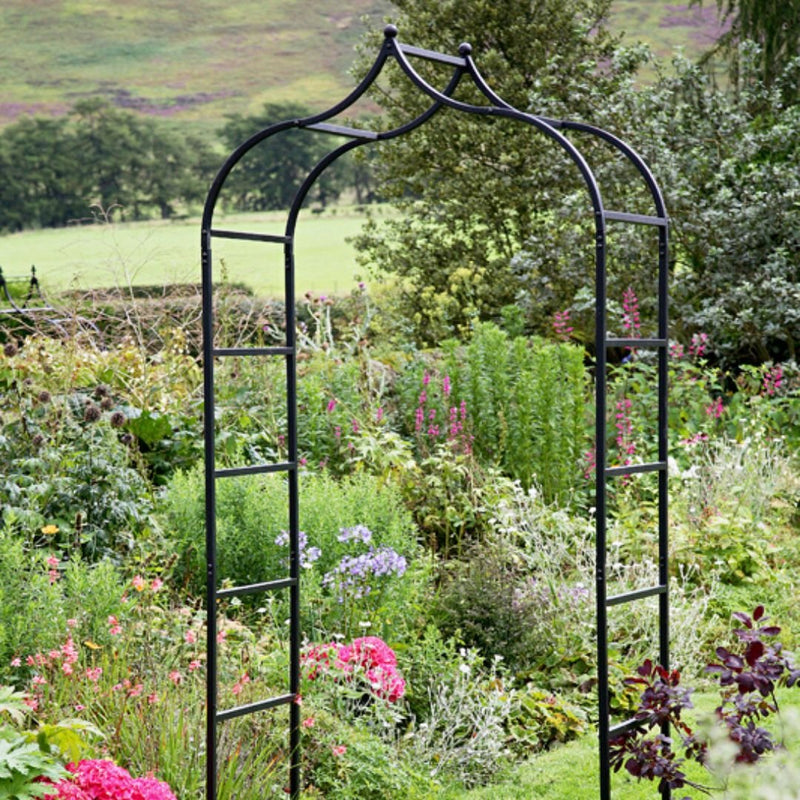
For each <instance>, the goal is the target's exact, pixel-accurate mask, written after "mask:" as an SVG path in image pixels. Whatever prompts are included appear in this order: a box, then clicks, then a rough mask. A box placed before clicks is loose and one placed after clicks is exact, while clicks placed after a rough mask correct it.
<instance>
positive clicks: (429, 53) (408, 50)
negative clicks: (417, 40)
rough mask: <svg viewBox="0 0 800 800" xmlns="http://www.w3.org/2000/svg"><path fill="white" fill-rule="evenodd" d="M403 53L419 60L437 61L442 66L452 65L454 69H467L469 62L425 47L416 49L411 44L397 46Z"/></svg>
mask: <svg viewBox="0 0 800 800" xmlns="http://www.w3.org/2000/svg"><path fill="white" fill-rule="evenodd" d="M397 48H398V50H400V52H401V53H405V55H407V56H417V57H418V58H425V59H427V60H428V61H437V62H438V63H440V64H452V65H453V66H454V67H466V66H467V60H466V59H465V58H459V57H458V56H449V55H447V54H446V53H437V52H436V51H435V50H426V49H425V48H424V47H414V46H412V45H410V44H400V43H398V45H397Z"/></svg>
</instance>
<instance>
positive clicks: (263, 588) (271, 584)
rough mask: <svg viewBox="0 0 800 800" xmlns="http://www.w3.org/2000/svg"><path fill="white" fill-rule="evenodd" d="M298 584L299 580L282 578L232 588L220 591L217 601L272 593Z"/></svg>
mask: <svg viewBox="0 0 800 800" xmlns="http://www.w3.org/2000/svg"><path fill="white" fill-rule="evenodd" d="M296 584H297V580H296V579H295V578H281V579H280V580H277V581H265V582H264V583H249V584H247V586H231V587H230V588H228V589H220V590H219V591H218V592H217V599H218V600H221V599H223V598H225V597H239V596H241V595H243V594H255V593H256V592H271V591H276V590H278V589H288V588H289V587H290V586H295V585H296Z"/></svg>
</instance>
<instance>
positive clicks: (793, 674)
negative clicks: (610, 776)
mask: <svg viewBox="0 0 800 800" xmlns="http://www.w3.org/2000/svg"><path fill="white" fill-rule="evenodd" d="M733 618H734V619H735V620H736V621H738V622H740V623H741V625H742V627H740V628H736V629H735V630H734V631H733V633H734V635H735V637H736V639H737V640H738V642H737V646H736V647H735V648H732V649H728V648H726V647H718V648H717V649H716V653H715V654H716V658H717V661H715V662H713V663H710V664H708V666H707V667H706V672H707V673H709V674H710V675H714V676H716V680H717V682H718V683H719V687H720V698H721V701H720V704H719V706H718V707H717V709H716V717H717V719H718V721H719V722H720V724H721V725H722V726H723V728H724V729H725V731H726V732H727V735H728V738H729V739H730V740H731V741H732V742H733V743H734V744H735V745H736V755H735V758H734V760H735V762H736V763H747V764H752V763H755V762H756V761H758V760H759V759H760V758H761V757H762V756H763V755H764V754H765V753H768V752H771V751H772V750H775V749H776V748H779V747H782V744H781V743H780V742H776V741H775V740H774V738H773V735H772V733H771V732H770V731H769V730H767V729H766V728H765V727H763V725H762V723H763V722H764V720H766V719H767V718H768V717H769V716H770V715H772V714H778V713H779V712H780V709H779V707H778V700H777V697H776V694H775V690H776V688H777V687H778V686H787V687H792V686H794V685H795V684H796V683H798V680H800V669H798V668H797V667H795V665H794V664H793V662H792V661H791V659H790V657H789V656H788V654H786V653H784V652H783V649H782V645H781V643H780V642H778V641H776V637H777V636H778V634H779V633H780V631H781V629H780V628H779V627H778V626H777V625H767V624H765V623H766V622H767V620H768V617H766V616H765V613H764V606H758V607H757V608H756V609H755V610H754V611H753V613H752V615H751V614H745V613H743V612H740V611H737V612H734V614H733ZM625 683H626V685H628V686H631V687H636V688H639V689H641V695H640V698H639V707H638V709H637V710H636V712H635V714H634V716H633V719H635V720H637V721H638V722H640V723H641V725H639V726H637V727H634V728H632V729H629V730H627V731H625V732H623V733H621V734H619V735H618V736H615V737H614V738H613V739H612V740H611V742H610V763H611V767H612V769H613V770H614V771H615V772H618V771H619V770H620V769H621V768H622V767H625V769H626V770H627V771H628V772H629V773H630V774H631V775H633V776H634V777H636V778H639V779H640V780H641V779H646V780H651V781H655V780H657V781H658V788H659V791H661V792H664V791H666V789H667V788H669V789H681V788H683V787H685V786H691V787H692V788H694V789H697V790H698V791H701V792H703V793H704V794H709V793H710V787H707V786H703V785H701V784H699V783H695V782H693V781H691V780H689V779H688V778H687V777H686V774H685V773H684V772H683V769H682V767H683V765H684V764H685V763H686V761H687V760H694V761H697V762H698V763H700V764H703V765H706V756H707V750H708V746H707V742H705V741H703V740H701V739H700V738H698V736H697V735H696V734H695V733H694V731H693V730H692V728H691V727H690V726H689V725H688V723H687V722H686V721H685V720H684V719H683V718H682V714H683V712H684V711H686V710H687V709H690V708H692V702H691V699H690V695H691V693H692V689H688V688H685V687H683V686H681V685H680V673H679V672H678V671H677V670H672V671H668V670H667V669H665V668H664V667H662V666H660V665H658V664H654V663H653V662H652V661H650V660H649V659H648V660H647V661H645V662H644V663H643V664H642V665H641V666H640V667H639V668H638V669H637V671H636V675H635V676H632V677H629V678H627V679H626V680H625ZM670 734H671V735H670ZM679 749H682V750H683V755H682V756H679V755H678V752H677V751H678V750H679ZM683 800H689V798H688V797H685V798H683Z"/></svg>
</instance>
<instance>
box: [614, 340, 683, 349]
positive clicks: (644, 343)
mask: <svg viewBox="0 0 800 800" xmlns="http://www.w3.org/2000/svg"><path fill="white" fill-rule="evenodd" d="M668 344H669V341H668V340H667V339H606V347H666V346H667V345H668Z"/></svg>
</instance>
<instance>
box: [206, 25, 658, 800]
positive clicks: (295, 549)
mask: <svg viewBox="0 0 800 800" xmlns="http://www.w3.org/2000/svg"><path fill="white" fill-rule="evenodd" d="M397 33H398V31H397V28H396V27H395V26H393V25H388V26H387V27H386V28H385V29H384V41H383V44H382V46H381V48H380V51H379V53H378V56H377V58H376V59H375V62H374V63H373V65H372V67H371V68H370V70H369V72H368V73H367V75H366V77H365V78H364V79H363V80H362V81H361V82H360V83H359V84H358V86H357V87H356V88H355V89H354V90H353V91H352V92H351V93H350V94H349V95H348V96H347V97H346V98H344V99H343V100H342V101H341V102H339V103H337V104H336V105H334V106H333V107H331V108H330V109H328V110H327V111H324V112H322V113H320V114H316V115H313V116H309V117H304V118H302V119H291V120H285V121H283V122H279V123H277V124H275V125H271V126H269V127H267V128H265V129H263V130H261V131H259V132H258V133H256V134H255V135H254V136H252V137H251V138H250V139H248V140H247V141H246V142H244V143H243V144H242V145H240V146H239V147H238V148H236V149H235V150H234V151H233V152H232V153H231V154H230V155H229V157H228V158H227V160H226V161H225V162H224V164H223V166H222V167H221V169H220V171H219V173H218V174H217V176H216V178H215V180H214V182H213V184H212V186H211V188H210V190H209V192H208V196H207V198H206V203H205V207H204V211H203V218H202V229H201V254H202V276H203V293H202V301H203V370H204V377H203V388H204V408H205V417H204V423H205V424H204V446H205V491H206V503H205V509H206V565H207V568H206V585H207V595H206V608H207V642H208V644H207V647H208V655H207V659H208V671H207V730H206V758H207V771H206V797H207V800H216V798H217V789H216V787H217V726H218V724H219V723H220V722H223V721H225V720H227V719H230V718H233V717H237V716H241V715H244V714H249V713H253V712H256V711H261V710H265V709H268V708H274V707H277V706H283V705H287V706H288V707H289V727H290V737H289V747H290V766H289V792H290V796H291V797H292V798H298V797H299V796H300V786H301V782H300V710H299V688H300V644H301V642H300V636H301V633H300V594H299V592H300V550H299V523H298V516H299V513H298V512H299V498H298V456H297V409H296V400H297V376H296V360H297V354H296V337H295V312H294V296H295V263H294V233H295V228H296V225H297V219H298V215H299V213H300V210H301V207H302V204H303V202H304V200H305V199H306V197H307V195H308V192H309V191H310V189H311V188H312V186H313V185H314V183H315V181H316V180H317V179H318V178H319V177H320V175H321V174H322V173H323V172H324V171H325V170H326V169H327V168H328V167H329V166H330V165H331V164H332V163H333V162H334V161H336V159H338V158H339V157H340V156H342V155H343V154H344V153H346V152H348V151H350V150H352V149H354V148H356V147H359V146H362V145H365V144H369V143H370V142H377V141H387V140H390V139H393V138H396V137H398V136H401V135H403V134H406V133H408V132H410V131H412V130H414V129H415V128H417V127H419V126H420V125H422V124H424V123H425V122H427V121H428V120H429V119H430V118H431V117H433V115H434V114H436V113H437V112H438V111H439V110H441V109H442V108H445V107H449V108H452V109H455V110H456V111H462V112H466V113H470V114H478V115H483V116H488V117H504V118H508V119H515V120H519V121H521V122H524V123H526V124H528V125H531V126H533V127H534V128H536V129H537V130H538V131H539V132H541V133H543V134H545V135H546V136H548V137H549V138H551V139H552V140H554V141H555V142H556V143H557V144H558V145H560V146H561V148H562V149H563V150H564V151H566V153H567V155H568V156H569V157H570V158H571V159H572V161H573V162H574V164H575V165H576V166H577V168H578V170H579V172H580V173H581V176H582V177H583V180H584V183H585V185H586V188H587V190H588V193H589V196H590V199H591V202H592V208H593V212H594V221H595V359H596V360H595V393H596V396H595V411H596V417H595V441H596V484H595V486H596V490H595V491H596V496H595V519H596V565H595V585H596V593H597V594H596V613H597V659H598V674H597V686H598V739H599V742H598V743H599V755H600V800H609V799H610V796H611V776H610V768H609V759H608V745H609V740H610V738H612V737H613V736H614V735H618V734H620V733H622V732H624V731H626V730H630V729H631V728H634V727H636V726H637V725H638V724H640V723H638V721H637V720H635V719H630V720H627V721H625V722H622V723H620V724H618V725H615V726H613V727H610V726H609V723H610V707H609V685H608V608H609V607H611V606H615V605H619V604H622V603H627V602H632V601H635V600H639V599H643V598H646V597H651V596H657V597H658V599H659V606H658V608H659V661H660V663H661V664H662V665H663V666H664V667H665V668H668V667H669V572H668V546H669V541H668V524H667V523H668V516H667V514H668V491H667V488H668V487H667V455H668V441H667V367H668V344H669V340H668V240H669V220H668V218H667V213H666V208H665V205H664V200H663V196H662V193H661V190H660V189H659V187H658V184H657V183H656V181H655V179H654V177H653V175H652V173H651V172H650V170H649V169H648V167H647V165H646V164H645V163H644V161H643V160H642V158H641V157H640V156H639V155H638V153H636V151H635V150H633V149H632V148H631V147H630V146H628V145H627V144H626V143H624V142H622V141H621V140H620V139H618V138H617V137H615V136H613V135H612V134H610V133H608V132H606V131H604V130H602V129H600V128H596V127H594V126H591V125H586V124H583V123H579V122H571V121H568V120H554V119H549V118H547V117H541V116H537V115H534V114H528V113H525V112H522V111H519V110H517V109H516V108H514V107H512V106H511V105H510V104H508V103H506V102H505V101H504V100H503V99H502V98H501V97H499V96H498V95H497V94H496V93H495V92H494V91H493V90H492V89H491V88H490V87H489V85H488V84H487V83H486V81H485V79H484V78H483V77H482V75H481V74H480V72H479V71H478V69H477V67H476V65H475V62H474V61H473V59H472V55H471V53H472V47H471V46H470V45H469V44H462V45H461V46H460V47H459V48H458V55H457V56H452V55H447V54H443V53H438V52H434V51H431V50H426V49H423V48H420V47H414V46H411V45H407V44H403V43H402V42H400V41H399V40H398V38H397ZM409 57H410V58H420V59H423V60H427V61H432V62H436V63H439V64H444V65H447V66H451V67H453V68H454V71H453V75H452V77H451V79H450V81H449V83H448V84H447V86H446V87H445V88H444V89H443V90H441V91H440V90H438V89H436V88H434V87H433V86H431V85H430V84H429V83H428V82H427V81H426V80H425V79H424V78H423V77H422V76H421V75H420V74H419V73H418V72H417V71H416V70H415V69H414V68H413V66H412V65H411V63H410V61H409ZM390 58H391V59H394V60H395V61H396V62H397V64H398V65H399V67H400V69H401V70H402V71H403V72H404V73H405V75H406V76H407V77H408V78H409V79H410V80H411V81H412V83H414V84H415V85H416V86H417V88H418V89H419V90H420V91H421V92H422V93H423V94H424V95H427V96H428V97H429V98H430V99H431V100H432V103H431V105H430V106H429V107H428V108H427V110H426V111H425V112H423V113H422V114H420V115H419V116H418V117H416V118H415V119H413V120H411V121H410V122H407V123H406V124H404V125H401V126H399V127H397V128H394V129H392V130H389V131H383V132H376V131H370V130H362V129H357V128H351V127H346V126H343V125H337V124H331V123H328V122H327V120H329V119H332V118H334V117H336V116H337V115H339V114H341V113H342V112H344V111H346V110H347V109H348V108H350V107H351V106H352V105H353V104H354V103H355V102H356V101H357V100H358V99H359V98H360V97H361V96H362V95H364V93H365V92H366V91H367V90H368V89H369V87H370V86H371V85H372V84H373V83H374V81H375V80H376V79H377V77H378V75H379V74H380V73H381V71H382V69H383V67H384V65H385V64H386V62H387V61H388V60H389V59H390ZM465 75H466V76H468V77H469V78H470V79H471V80H472V82H473V83H474V84H475V86H476V87H477V88H478V90H479V91H480V92H481V93H482V94H483V96H484V97H486V99H487V100H488V101H489V103H490V105H486V106H479V105H473V104H470V103H465V102H462V101H459V100H456V99H454V97H453V94H454V92H455V90H456V88H457V86H458V85H459V83H460V81H461V79H462V78H463V77H464V76H465ZM290 129H302V130H307V131H315V132H318V133H320V134H326V135H333V136H337V137H344V138H345V139H347V141H346V142H345V143H344V144H342V145H340V146H338V147H336V148H334V149H333V150H331V152H330V153H328V155H327V156H325V157H324V158H323V159H321V160H320V161H319V162H318V163H317V165H316V166H315V167H314V168H313V169H312V170H311V171H310V172H309V173H308V175H307V176H306V177H305V179H304V180H303V181H302V183H301V185H300V187H299V188H298V190H297V192H296V194H295V197H294V200H293V202H292V205H291V208H290V210H289V214H288V218H287V221H286V226H285V230H284V234H282V235H274V234H263V233H253V232H247V231H238V230H225V229H220V228H214V227H213V225H212V222H213V216H214V211H215V208H216V204H217V200H218V199H219V196H220V192H221V190H222V188H223V186H224V184H225V182H226V180H227V178H228V176H229V174H230V172H231V170H232V169H233V168H234V167H235V166H236V164H238V163H239V162H240V161H241V160H242V158H243V157H244V156H245V155H246V153H248V152H249V151H250V150H251V149H252V148H254V147H255V146H256V145H258V144H259V143H261V142H263V141H264V140H266V139H268V138H269V137H270V136H273V135H274V134H278V133H281V132H283V131H288V130H290ZM568 131H575V132H578V133H583V134H589V135H591V136H594V137H597V138H599V139H601V140H603V141H604V142H605V143H607V144H608V145H610V146H611V147H612V148H614V149H615V150H617V151H618V153H620V154H621V155H623V156H624V157H625V158H626V159H627V160H628V161H629V162H630V163H631V164H632V165H633V166H634V167H635V168H636V170H637V171H638V173H639V174H640V176H641V177H642V179H643V180H644V183H645V185H646V187H647V189H648V191H649V193H650V196H651V198H652V200H653V205H654V208H655V213H654V214H653V215H646V214H631V213H626V212H620V211H608V210H606V209H605V208H604V206H603V201H602V196H601V193H600V188H599V185H598V182H597V179H596V178H595V175H594V173H593V172H592V170H591V169H590V167H589V165H588V163H587V161H586V160H585V159H584V157H583V155H582V154H581V153H580V151H579V150H578V148H577V147H576V146H575V145H574V144H573V143H572V142H571V141H570V140H569V139H568V138H567V137H566V136H565V135H564V132H568ZM608 222H612V223H623V224H636V225H646V226H652V227H655V228H656V230H657V232H658V329H657V335H656V336H655V337H653V338H640V337H629V338H608V332H607V320H606V313H607V312H606V303H607V288H606V285H607V276H606V256H607V236H606V227H607V223H608ZM213 238H223V239H238V240H245V241H253V242H261V243H265V244H272V245H281V246H282V247H283V254H284V267H285V281H284V289H285V301H286V341H285V343H284V344H283V345H281V346H277V347H234V348H223V347H216V346H215V342H214V327H215V325H214V302H213V300H214V297H213V281H212V256H211V240H212V239H213ZM632 333H635V332H632ZM610 348H629V349H633V348H643V349H652V350H655V351H656V353H657V359H658V387H657V392H658V419H657V434H658V460H657V461H655V462H652V463H646V464H635V465H625V466H614V467H609V466H608V465H607V462H608V454H607V435H608V431H607V428H608V424H607V413H608V409H607V398H606V394H607V359H608V351H609V349H610ZM243 356H265V357H282V358H284V359H285V361H286V385H287V419H288V424H287V427H288V430H287V440H286V441H287V452H288V455H287V460H286V461H285V462H282V463H274V464H254V465H251V466H243V467H236V468H228V469H217V468H216V462H215V427H216V426H215V411H214V397H215V392H214V361H215V359H218V358H227V357H243ZM272 472H283V473H286V475H287V478H288V495H289V496H288V505H289V546H290V558H289V574H288V577H286V578H283V579H280V580H277V581H269V582H265V583H256V584H250V585H246V586H238V587H232V588H225V589H222V590H220V589H218V586H217V549H216V481H217V480H219V479H224V478H228V477H236V476H241V475H253V474H263V473H272ZM650 472H656V473H657V474H658V497H659V500H658V506H659V514H658V519H659V530H658V562H659V563H658V585H656V586H652V587H648V588H645V589H639V590H637V591H633V592H627V593H624V594H618V595H614V596H608V592H607V585H606V566H607V565H606V559H607V542H606V534H607V507H606V497H607V481H608V479H609V478H611V479H614V478H625V477H626V476H629V475H635V474H643V473H650ZM281 589H289V592H290V633H289V647H290V669H289V687H288V689H289V690H288V692H287V693H286V694H283V695H280V696H277V697H274V698H270V699H266V700H263V701H260V702H255V703H250V704H248V705H244V706H238V707H234V708H230V709H225V710H222V711H220V710H219V709H218V705H217V682H218V671H217V612H216V606H217V603H218V602H219V601H220V600H221V599H223V598H230V597H235V596H237V595H244V594H252V593H256V592H266V591H276V590H281ZM664 733H665V734H667V733H668V731H667V730H665V731H664ZM662 796H663V797H664V798H669V796H670V794H669V788H668V787H667V788H666V789H665V791H664V793H663V795H662Z"/></svg>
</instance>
